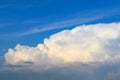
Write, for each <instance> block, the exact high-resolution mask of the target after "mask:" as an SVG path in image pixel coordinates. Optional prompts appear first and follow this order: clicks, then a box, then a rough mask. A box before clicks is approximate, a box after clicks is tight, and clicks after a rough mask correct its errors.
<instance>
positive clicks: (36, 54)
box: [5, 23, 120, 66]
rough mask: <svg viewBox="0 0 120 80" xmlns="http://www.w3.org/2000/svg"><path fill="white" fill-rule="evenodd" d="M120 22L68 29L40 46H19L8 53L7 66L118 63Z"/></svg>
mask: <svg viewBox="0 0 120 80" xmlns="http://www.w3.org/2000/svg"><path fill="white" fill-rule="evenodd" d="M119 32H120V23H110V24H94V25H83V26H77V27H76V28H74V29H72V30H64V31H61V32H59V33H56V34H54V35H51V36H50V38H46V39H44V43H43V44H38V45H37V46H36V47H29V46H24V45H17V46H16V47H15V49H9V50H8V52H7V53H6V54H5V60H6V63H7V64H13V65H18V64H19V65H23V64H25V62H34V65H39V66H50V65H51V64H53V65H57V66H60V64H61V63H62V64H66V63H74V62H81V63H89V62H103V63H104V62H118V61H119V60H120V49H119V48H120V43H119V40H120V33H119Z"/></svg>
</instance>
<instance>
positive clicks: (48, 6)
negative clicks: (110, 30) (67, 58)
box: [0, 0, 120, 55]
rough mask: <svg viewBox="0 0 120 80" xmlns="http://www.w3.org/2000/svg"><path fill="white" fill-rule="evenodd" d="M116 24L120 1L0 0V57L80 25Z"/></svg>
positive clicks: (119, 18)
mask: <svg viewBox="0 0 120 80" xmlns="http://www.w3.org/2000/svg"><path fill="white" fill-rule="evenodd" d="M119 21H120V0H0V55H3V54H4V53H5V52H6V51H7V50H8V48H13V47H15V45H16V44H18V43H19V44H23V45H29V46H36V45H37V44H38V43H41V42H43V39H44V38H46V37H49V36H50V35H51V34H54V33H56V32H59V31H61V30H64V29H71V28H73V27H75V26H77V25H81V24H95V23H109V22H119Z"/></svg>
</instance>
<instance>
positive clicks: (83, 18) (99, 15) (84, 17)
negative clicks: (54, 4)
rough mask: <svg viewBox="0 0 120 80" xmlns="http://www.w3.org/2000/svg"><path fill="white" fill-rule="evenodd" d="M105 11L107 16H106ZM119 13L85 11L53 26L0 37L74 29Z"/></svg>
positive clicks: (117, 11) (113, 10)
mask: <svg viewBox="0 0 120 80" xmlns="http://www.w3.org/2000/svg"><path fill="white" fill-rule="evenodd" d="M101 11H102V12H101ZM103 11H104V13H106V14H104V13H103ZM119 12H120V10H119V9H111V10H107V9H104V10H93V11H89V10H88V11H83V12H82V13H79V14H77V15H71V18H70V17H66V18H65V19H64V20H62V21H59V22H54V23H51V24H47V25H43V26H36V27H33V28H32V29H30V30H26V31H24V32H21V33H14V34H9V36H8V34H1V35H0V36H2V37H21V36H27V35H31V34H35V33H41V32H44V31H49V30H54V29H62V28H68V27H74V26H77V25H81V24H85V23H89V22H92V21H96V20H100V19H103V18H108V17H112V16H115V15H119V14H118V13H119ZM93 14H94V15H93ZM21 24H22V23H21ZM27 24H29V23H27ZM23 25H24V24H23ZM40 27H43V28H40Z"/></svg>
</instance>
